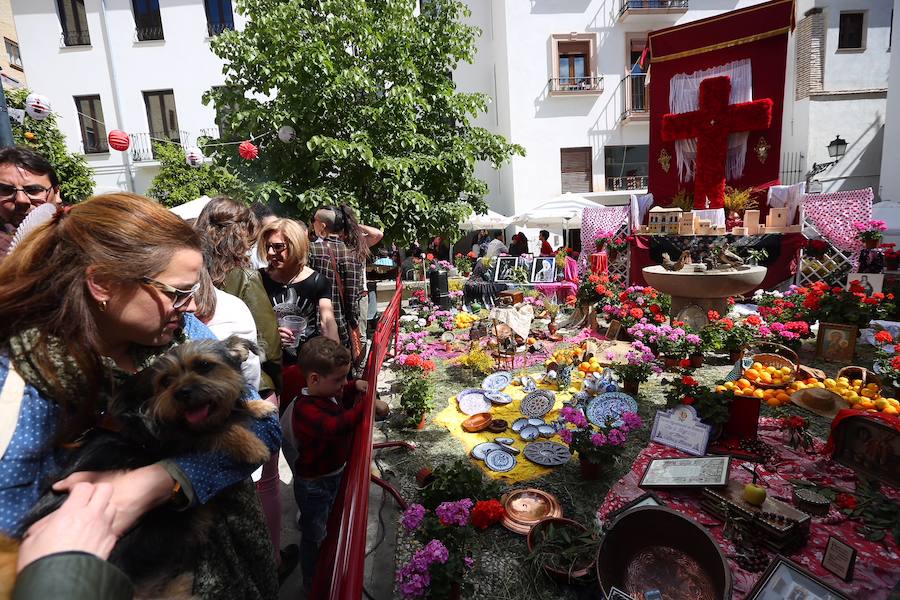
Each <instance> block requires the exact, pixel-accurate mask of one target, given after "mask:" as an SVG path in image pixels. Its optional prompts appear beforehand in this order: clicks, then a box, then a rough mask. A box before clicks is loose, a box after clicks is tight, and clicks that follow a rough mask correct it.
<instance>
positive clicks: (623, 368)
mask: <svg viewBox="0 0 900 600" xmlns="http://www.w3.org/2000/svg"><path fill="white" fill-rule="evenodd" d="M631 347H632V350H629V351H628V352H627V353H626V354H625V362H624V363H613V364H612V365H611V366H610V369H611V370H612V372H613V373H615V374H616V376H617V377H618V378H619V381H622V382H623V383H624V382H626V381H631V382H633V383H644V382H646V381H647V380H648V379H650V375H653V374H654V373H655V374H659V373H662V367H660V366H659V361H657V359H656V356H655V355H654V354H653V351H652V350H651V349H650V347H649V346H646V345H645V344H643V343H642V342H640V341H639V340H635V341H634V342H632V343H631Z"/></svg>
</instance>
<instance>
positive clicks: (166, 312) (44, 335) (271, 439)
mask: <svg viewBox="0 0 900 600" xmlns="http://www.w3.org/2000/svg"><path fill="white" fill-rule="evenodd" d="M202 266H203V254H202V253H201V242H200V239H199V237H198V236H197V234H196V233H195V232H194V231H193V230H192V229H191V228H190V227H189V226H188V225H187V224H185V223H184V222H183V221H182V220H181V219H180V218H178V217H177V216H175V215H173V214H172V213H170V212H169V211H167V210H165V209H164V208H162V207H161V206H159V205H158V204H156V203H154V202H152V201H150V200H148V199H146V198H143V197H141V196H136V195H133V194H126V193H118V194H108V195H104V196H98V197H95V198H92V199H91V200H88V201H86V202H83V203H81V204H78V205H76V206H74V207H72V208H71V209H70V210H69V211H68V212H66V211H64V210H63V209H59V210H58V212H57V213H56V215H55V216H54V217H53V219H52V220H51V221H50V222H48V223H46V224H44V225H42V226H40V227H39V228H38V229H37V230H36V231H34V232H33V233H31V234H30V235H29V236H27V237H26V238H25V239H24V241H23V242H22V243H21V244H20V245H19V246H18V247H17V248H16V249H15V250H14V251H13V252H12V253H11V254H10V255H9V256H8V257H7V258H6V259H5V260H4V261H3V262H2V263H0V386H2V387H3V392H2V393H3V395H4V396H7V397H9V398H12V399H13V401H14V403H15V406H16V410H15V411H14V412H8V411H7V412H5V413H4V414H3V416H2V418H0V455H2V458H0V532H3V533H6V534H8V535H11V536H14V537H20V536H21V535H22V534H23V533H24V532H23V531H22V528H23V520H24V517H25V515H26V514H27V512H28V511H29V510H30V509H31V507H32V506H33V505H34V504H35V502H37V500H38V498H39V497H40V495H41V493H42V492H43V491H44V490H43V485H44V482H45V481H46V480H47V479H48V478H49V477H50V476H51V475H52V473H54V472H55V471H56V470H57V468H58V467H59V466H60V465H61V464H64V463H65V461H66V459H67V447H68V446H69V445H70V444H71V443H72V442H74V441H75V440H76V439H77V438H78V437H79V436H80V435H82V434H83V433H84V432H85V431H87V430H88V429H90V428H91V427H93V426H95V425H96V424H98V422H99V421H100V417H101V415H102V411H103V408H104V405H105V402H106V399H107V398H109V397H110V396H111V395H113V394H115V392H116V390H117V389H118V388H119V386H120V385H121V384H122V383H123V382H124V381H125V380H126V379H127V378H128V377H129V376H130V375H131V374H133V373H135V372H136V371H138V370H140V369H142V368H143V367H145V366H147V365H148V364H150V363H151V362H152V361H153V360H154V359H155V358H156V357H157V356H159V355H160V354H162V353H164V352H166V351H167V350H168V349H170V348H171V347H173V346H174V345H176V344H178V343H180V342H182V341H184V340H187V339H202V338H212V337H214V336H212V334H211V333H210V331H209V330H208V329H207V328H206V327H205V326H204V325H202V324H201V323H200V322H199V321H198V320H197V319H196V318H195V317H194V316H193V315H192V314H191V313H190V311H191V310H193V308H194V302H193V295H194V294H195V293H196V291H197V283H198V280H199V277H200V270H201V268H202ZM253 431H254V433H255V434H256V435H257V436H258V437H259V438H260V439H261V440H262V441H263V442H265V443H266V445H267V446H268V447H269V449H270V450H271V451H272V452H276V453H277V451H278V447H279V442H280V430H279V427H278V422H277V420H276V419H275V418H274V416H273V417H270V418H266V419H261V420H258V421H254V422H253ZM257 466H258V465H247V464H236V463H234V462H233V461H232V459H230V458H229V457H228V456H226V455H224V454H217V453H212V454H204V455H192V456H184V457H177V458H173V459H169V460H164V461H162V462H160V463H157V464H153V465H149V466H147V467H142V468H138V469H133V470H130V471H116V472H103V473H85V472H83V473H76V474H74V475H72V476H70V477H68V478H66V479H65V480H63V481H62V482H59V483H58V484H56V486H54V487H55V489H57V490H60V491H64V490H70V489H72V487H73V486H74V485H75V484H76V483H78V482H80V481H88V482H93V483H99V482H108V483H111V484H112V487H113V493H112V498H111V504H112V505H113V506H114V507H115V509H116V517H115V521H114V529H115V531H116V533H117V534H118V535H122V534H123V533H125V532H126V531H128V530H129V529H130V528H131V526H132V525H134V523H136V522H137V521H138V520H139V519H140V518H141V517H142V515H144V514H145V513H146V512H147V511H149V510H150V509H152V508H155V507H157V506H160V505H162V504H165V503H172V504H173V506H175V507H187V506H190V505H192V504H195V503H206V502H208V501H209V500H210V499H212V498H213V497H215V496H216V495H218V494H219V493H220V492H222V491H223V490H225V489H226V488H230V487H231V486H234V485H235V484H237V483H239V482H241V481H244V480H246V479H247V477H248V476H249V475H250V473H251V472H252V471H253V470H255V469H256V467H257ZM227 493H228V494H229V495H231V494H234V495H235V496H236V497H238V498H243V499H244V500H247V498H249V501H250V502H252V504H250V505H246V504H244V506H245V507H246V506H249V508H245V509H244V510H245V512H246V514H245V515H243V521H242V523H243V524H244V525H246V526H248V527H250V529H251V530H252V529H253V526H254V525H256V526H257V529H260V530H261V529H262V527H263V523H262V518H261V515H260V514H259V511H258V508H257V509H255V512H254V509H253V506H257V507H258V503H257V501H256V500H255V497H254V496H253V495H250V496H246V495H244V494H243V491H242V488H241V486H237V487H235V488H233V489H232V490H231V491H229V492H227ZM254 517H256V518H257V519H258V521H254ZM222 526H223V527H224V526H227V525H226V524H224V523H223V524H222ZM257 537H258V534H257ZM242 541H243V542H245V544H244V546H245V547H242V548H241V551H242V552H243V554H241V555H240V559H241V561H244V562H243V563H242V564H243V565H244V571H247V572H249V575H248V576H246V577H244V578H242V579H241V581H240V583H239V584H236V585H240V586H244V589H245V590H248V591H249V589H250V588H251V587H253V588H256V590H257V591H260V592H264V593H263V595H264V596H265V594H266V593H271V587H272V582H271V581H270V579H274V569H272V571H273V572H272V573H271V577H269V576H268V575H267V573H268V571H267V570H265V565H259V564H256V563H258V562H259V561H260V560H264V559H265V558H267V556H266V554H265V553H266V552H269V553H270V552H271V547H270V546H268V544H265V545H264V546H257V545H255V542H253V538H252V535H251V536H248V537H247V538H246V539H242ZM268 556H270V554H269V555H268ZM206 558H208V556H205V557H203V558H198V561H201V560H205V559H206ZM207 564H208V563H207ZM267 564H271V563H267ZM226 567H227V568H226V570H230V571H231V572H232V573H233V572H234V571H235V569H236V570H237V571H239V572H241V566H240V565H233V564H232V565H226ZM261 570H265V572H262V571H261ZM207 572H212V571H207ZM220 573H221V572H220ZM214 578H215V576H213V579H214ZM206 581H207V582H209V581H210V579H209V578H207V579H206ZM201 583H202V582H200V581H196V582H195V585H197V586H200V587H202V585H201ZM195 593H198V595H200V596H201V597H202V596H203V594H202V590H198V589H195ZM276 593H277V591H276ZM239 595H240V594H239Z"/></svg>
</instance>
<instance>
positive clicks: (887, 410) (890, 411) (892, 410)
mask: <svg viewBox="0 0 900 600" xmlns="http://www.w3.org/2000/svg"><path fill="white" fill-rule="evenodd" d="M881 412H883V413H884V414H886V415H896V414H897V412H898V411H897V407H896V406H890V405H889V406H885V407H884V410H882V411H881Z"/></svg>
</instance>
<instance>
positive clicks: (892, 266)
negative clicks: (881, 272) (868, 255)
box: [878, 244, 900, 271]
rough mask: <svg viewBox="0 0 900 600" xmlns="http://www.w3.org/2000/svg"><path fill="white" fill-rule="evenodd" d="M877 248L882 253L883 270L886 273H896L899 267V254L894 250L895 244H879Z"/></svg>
mask: <svg viewBox="0 0 900 600" xmlns="http://www.w3.org/2000/svg"><path fill="white" fill-rule="evenodd" d="M878 247H879V248H881V249H882V250H883V252H884V263H885V268H887V270H888V271H896V270H897V268H898V267H900V252H897V251H896V250H895V248H896V247H897V244H881V245H880V246H878Z"/></svg>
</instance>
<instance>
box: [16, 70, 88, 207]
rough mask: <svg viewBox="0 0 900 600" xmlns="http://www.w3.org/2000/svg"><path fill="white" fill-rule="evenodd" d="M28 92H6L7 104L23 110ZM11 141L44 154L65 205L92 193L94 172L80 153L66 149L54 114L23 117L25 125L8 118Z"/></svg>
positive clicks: (20, 90) (79, 200)
mask: <svg viewBox="0 0 900 600" xmlns="http://www.w3.org/2000/svg"><path fill="white" fill-rule="evenodd" d="M30 93H31V92H30V91H29V90H27V89H24V88H19V89H15V90H6V102H7V105H8V106H9V107H11V108H25V98H27V97H28V94H30ZM9 121H10V124H11V125H12V132H13V140H14V141H15V143H16V145H17V146H21V147H23V148H28V149H30V150H34V151H35V152H39V153H40V154H43V155H44V158H46V159H47V160H48V161H49V162H50V164H51V165H53V168H54V169H55V170H56V174H57V175H58V176H59V188H60V193H61V194H62V197H63V200H64V201H65V202H69V203H73V202H81V201H82V200H84V199H86V198H88V197H90V196H91V195H93V193H94V173H93V171H91V168H90V167H89V166H88V164H87V161H86V160H85V159H84V155H83V154H75V153H70V152H69V151H68V150H67V149H66V138H65V136H63V134H62V132H61V131H60V130H59V126H58V125H57V123H56V115H55V114H52V113H51V114H50V116H48V117H47V118H46V119H44V120H43V121H36V120H35V119H32V118H31V117H29V116H28V115H25V122H24V123H23V124H19V122H18V121H16V120H15V119H10V120H9Z"/></svg>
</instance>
